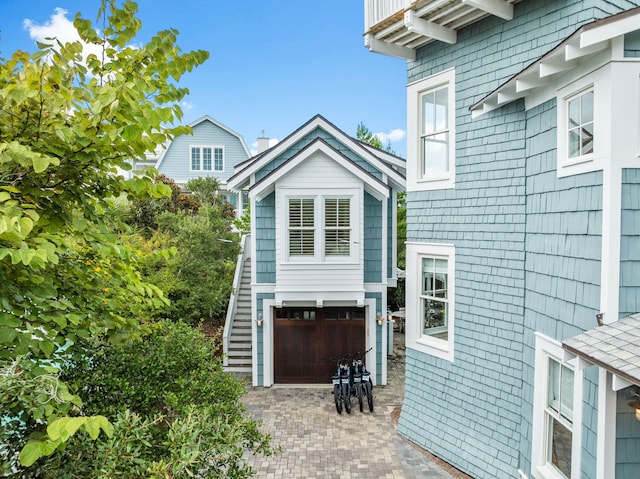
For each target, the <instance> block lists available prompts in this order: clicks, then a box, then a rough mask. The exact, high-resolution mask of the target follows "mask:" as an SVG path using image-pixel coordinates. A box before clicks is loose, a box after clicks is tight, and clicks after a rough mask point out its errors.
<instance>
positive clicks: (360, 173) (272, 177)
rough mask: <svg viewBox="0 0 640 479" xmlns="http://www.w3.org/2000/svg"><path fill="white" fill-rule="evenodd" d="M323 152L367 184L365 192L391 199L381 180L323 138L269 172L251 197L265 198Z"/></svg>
mask: <svg viewBox="0 0 640 479" xmlns="http://www.w3.org/2000/svg"><path fill="white" fill-rule="evenodd" d="M318 152H322V153H324V154H325V155H327V156H328V157H329V158H331V159H332V160H333V161H335V162H337V163H338V164H340V165H341V166H342V167H343V168H345V169H346V170H348V171H349V172H351V173H353V174H354V175H355V176H357V177H358V178H360V179H361V180H362V181H363V182H364V184H365V190H367V191H368V192H370V193H371V194H372V195H373V196H374V197H376V198H377V199H380V200H382V199H383V198H388V197H389V187H388V186H387V185H386V184H385V183H384V182H383V181H381V180H379V179H378V178H376V177H375V176H373V175H372V174H371V173H369V172H368V171H366V170H365V169H364V168H362V167H361V166H360V165H358V164H357V163H356V162H355V161H353V160H352V159H350V158H348V157H347V156H346V155H344V154H343V153H341V152H340V151H338V150H337V149H335V148H334V147H333V146H331V145H330V144H329V143H327V142H326V141H325V140H323V139H322V138H316V139H314V140H313V141H312V142H311V143H309V144H308V145H307V146H305V147H304V148H303V149H302V150H300V151H299V152H297V153H296V154H295V155H293V156H292V157H291V158H289V159H287V160H286V161H285V162H284V163H282V164H281V165H279V166H278V167H277V168H275V169H274V170H273V171H271V172H269V173H268V174H267V175H266V176H265V177H264V178H261V179H260V180H259V181H257V182H256V183H254V184H253V185H251V187H250V188H249V196H250V197H255V198H257V199H258V200H260V199H262V198H264V197H265V196H267V195H268V194H269V193H271V192H272V191H273V190H274V189H275V182H276V181H278V180H279V179H280V178H282V177H283V176H285V175H286V174H287V173H289V172H290V171H292V170H293V169H294V168H296V167H297V166H298V165H300V164H301V163H302V162H304V161H305V160H306V159H307V158H309V157H310V156H311V155H314V154H316V153H318Z"/></svg>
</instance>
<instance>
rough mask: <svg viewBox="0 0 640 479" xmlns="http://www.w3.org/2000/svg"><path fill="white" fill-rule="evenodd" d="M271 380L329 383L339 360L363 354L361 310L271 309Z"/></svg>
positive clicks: (297, 382)
mask: <svg viewBox="0 0 640 479" xmlns="http://www.w3.org/2000/svg"><path fill="white" fill-rule="evenodd" d="M273 317H274V318H275V320H274V331H273V332H274V338H273V346H274V348H273V349H274V380H275V382H276V383H280V384H318V383H329V382H331V376H332V375H333V371H334V370H335V363H332V362H331V361H328V360H327V359H326V358H327V357H333V358H335V357H341V356H343V355H345V354H347V353H355V352H358V351H364V350H365V320H364V318H365V308H356V307H353V308H274V312H273Z"/></svg>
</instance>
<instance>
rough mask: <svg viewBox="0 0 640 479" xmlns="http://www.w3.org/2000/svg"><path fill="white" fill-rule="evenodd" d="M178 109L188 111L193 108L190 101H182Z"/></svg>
mask: <svg viewBox="0 0 640 479" xmlns="http://www.w3.org/2000/svg"><path fill="white" fill-rule="evenodd" d="M180 107H181V108H182V110H183V111H189V110H191V109H192V108H193V103H191V102H190V101H183V102H182V103H180Z"/></svg>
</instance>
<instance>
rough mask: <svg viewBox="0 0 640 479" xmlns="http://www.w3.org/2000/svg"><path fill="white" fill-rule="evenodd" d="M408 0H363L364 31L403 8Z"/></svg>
mask: <svg viewBox="0 0 640 479" xmlns="http://www.w3.org/2000/svg"><path fill="white" fill-rule="evenodd" d="M408 3H409V1H408V0H364V31H365V32H367V31H369V29H370V28H371V27H372V26H374V25H375V24H377V23H380V22H381V21H382V20H384V19H385V18H389V17H390V16H392V15H394V14H396V13H398V12H401V11H403V10H404V9H405V6H406V4H408Z"/></svg>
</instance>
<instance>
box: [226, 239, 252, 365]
mask: <svg viewBox="0 0 640 479" xmlns="http://www.w3.org/2000/svg"><path fill="white" fill-rule="evenodd" d="M249 242H250V237H249V236H245V237H244V238H243V241H242V253H240V255H239V256H238V264H237V265H236V273H235V277H234V281H233V283H234V284H233V288H234V289H233V291H234V293H233V294H232V295H231V298H230V299H229V308H228V310H227V319H226V322H225V327H224V334H223V344H224V353H225V358H224V369H225V371H227V372H230V373H234V374H235V375H236V376H240V377H251V359H252V358H251V326H252V318H251V258H250V257H249V251H250V250H251V247H250V243H249Z"/></svg>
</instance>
